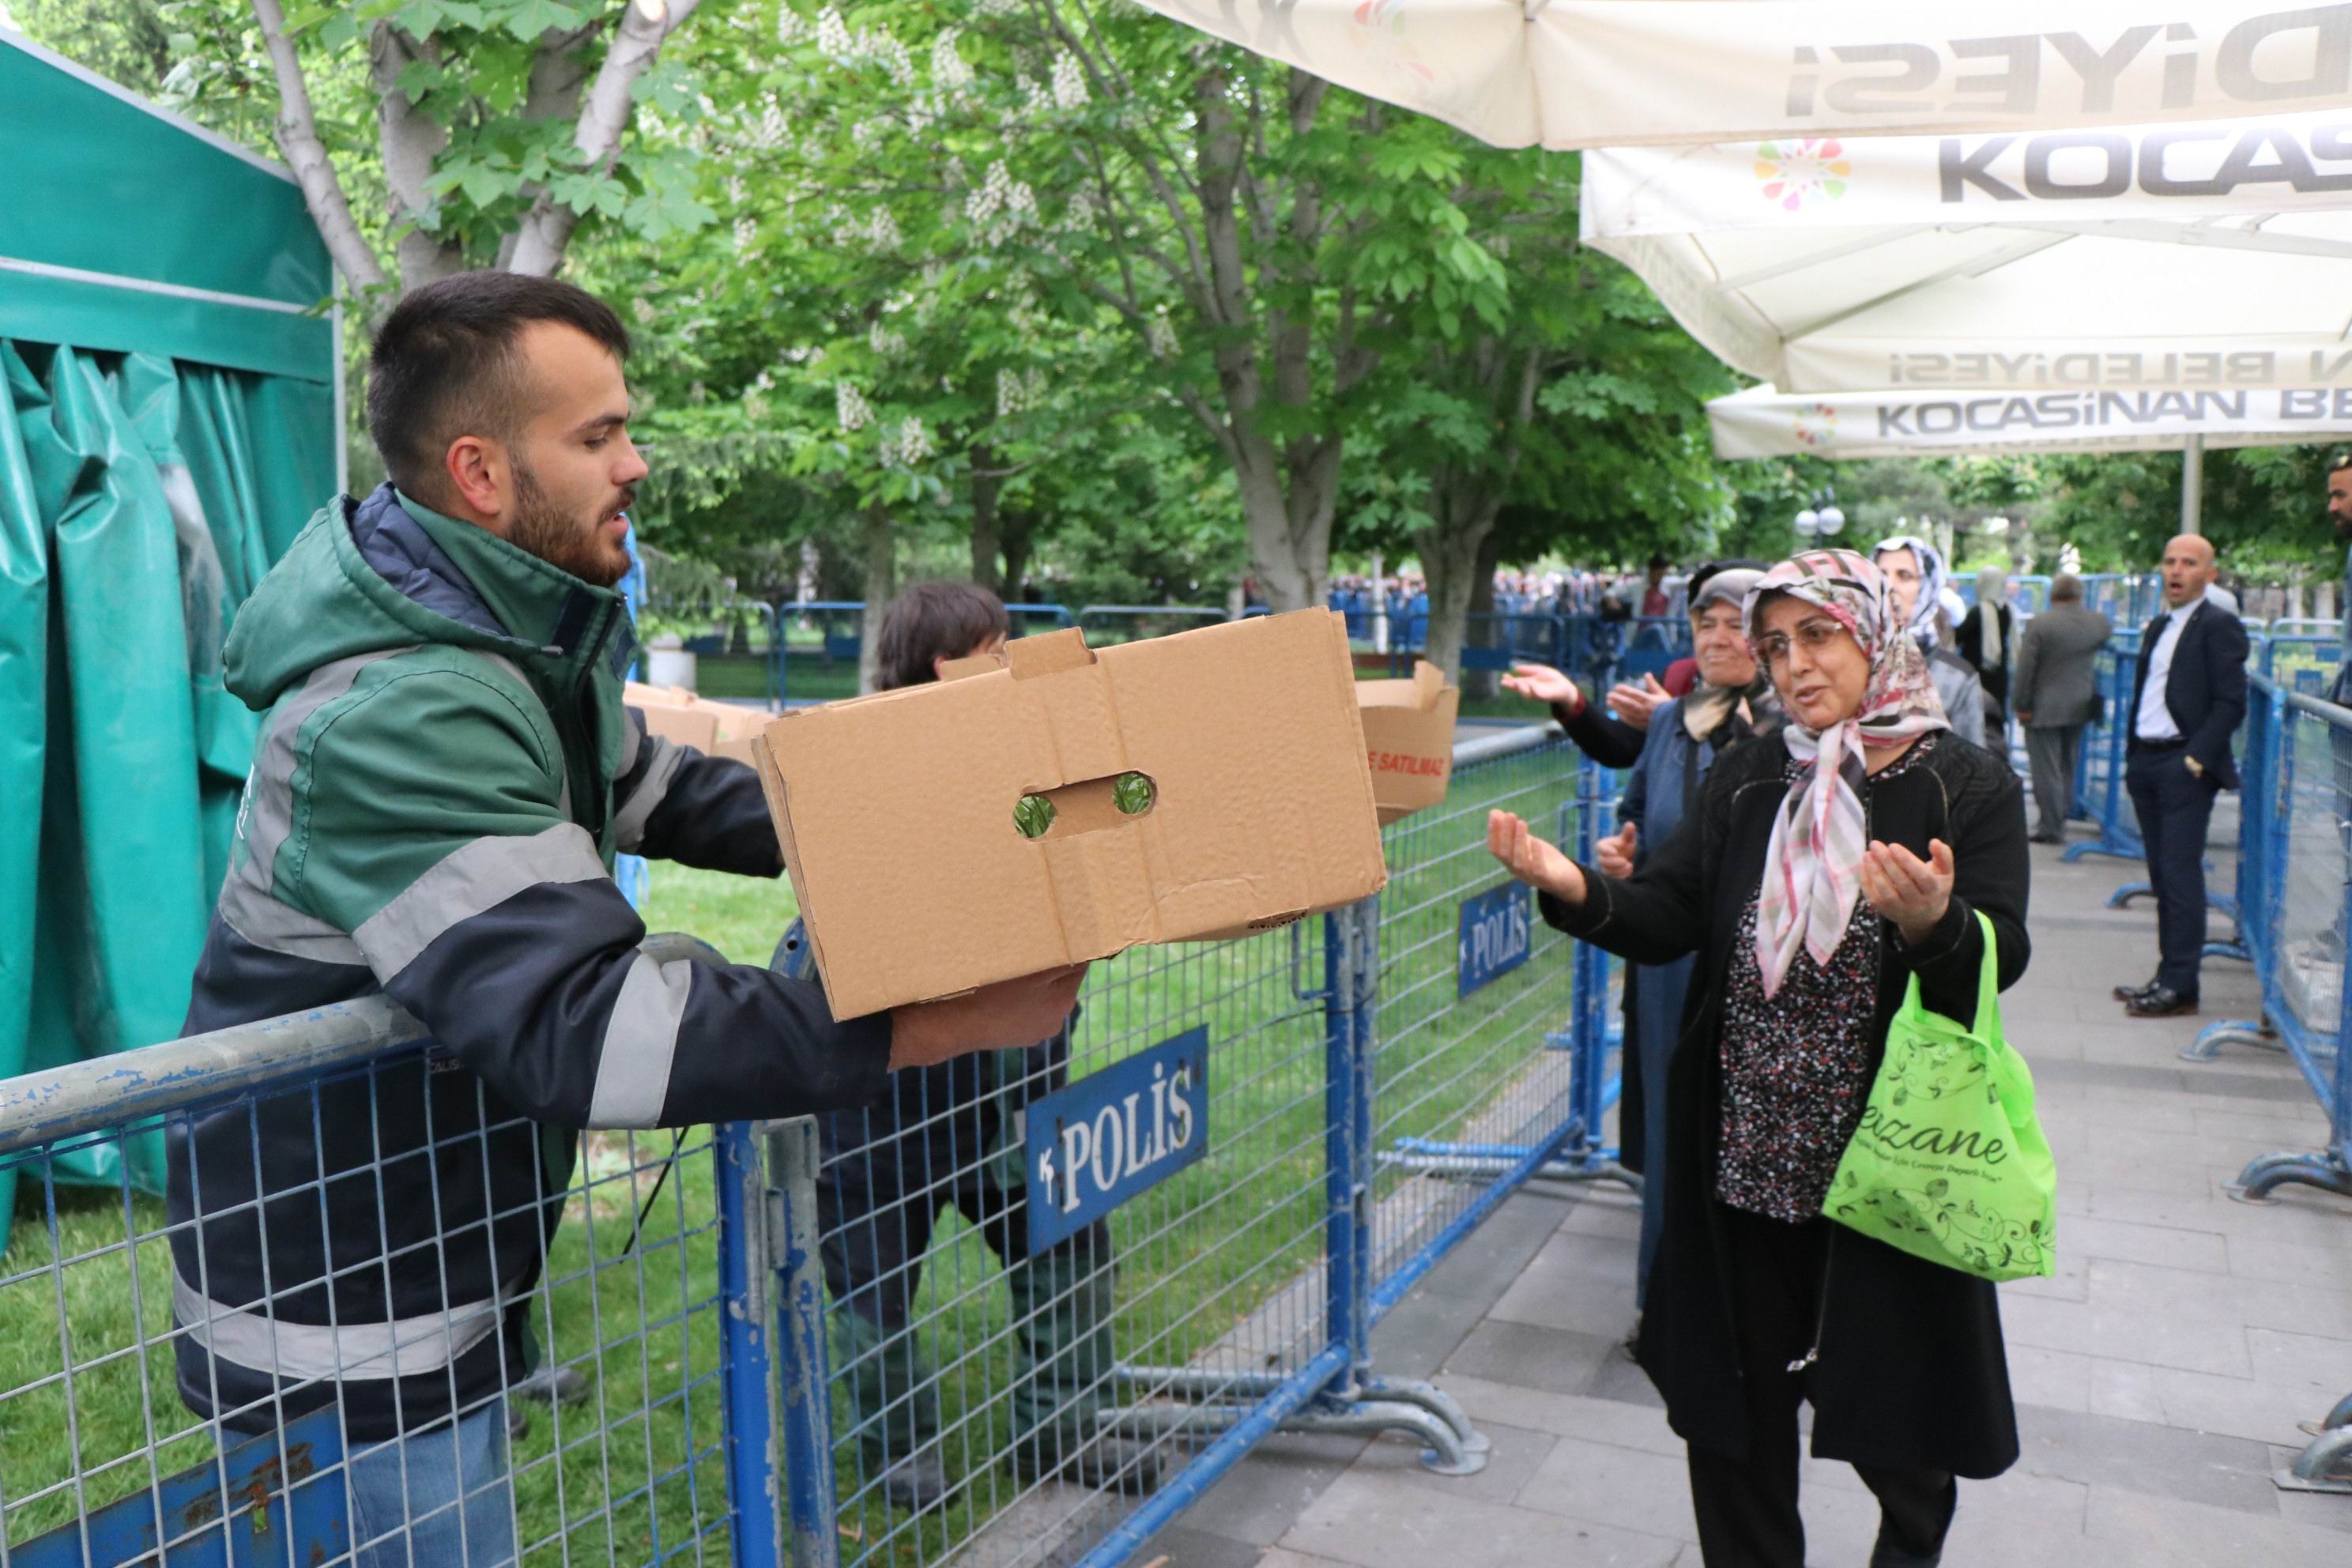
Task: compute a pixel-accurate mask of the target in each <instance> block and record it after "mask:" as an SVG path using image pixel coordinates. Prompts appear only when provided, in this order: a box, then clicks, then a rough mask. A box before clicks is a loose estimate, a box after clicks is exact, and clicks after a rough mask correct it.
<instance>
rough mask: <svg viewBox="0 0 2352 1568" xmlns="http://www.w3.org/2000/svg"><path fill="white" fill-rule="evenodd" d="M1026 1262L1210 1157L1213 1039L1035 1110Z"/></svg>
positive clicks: (1185, 1045) (1173, 1046) (1120, 1066)
mask: <svg viewBox="0 0 2352 1568" xmlns="http://www.w3.org/2000/svg"><path fill="white" fill-rule="evenodd" d="M1025 1120H1026V1121H1027V1124H1028V1138H1027V1142H1028V1156H1029V1255H1030V1256H1031V1257H1032V1258H1034V1257H1035V1256H1037V1254H1039V1253H1041V1252H1044V1251H1045V1250H1046V1249H1047V1248H1048V1247H1053V1246H1055V1244H1056V1243H1058V1242H1061V1241H1064V1240H1066V1239H1067V1238H1068V1237H1072V1236H1075V1235H1076V1234H1077V1233H1078V1232H1079V1231H1081V1230H1083V1229H1085V1228H1086V1227H1087V1226H1089V1225H1092V1224H1093V1223H1094V1222H1095V1221H1096V1220H1097V1219H1100V1218H1101V1217H1102V1216H1103V1215H1107V1214H1108V1213H1110V1211H1111V1210H1113V1209H1115V1208H1117V1207H1118V1205H1121V1204H1123V1203H1125V1202H1127V1200H1128V1199H1129V1198H1131V1197H1133V1196H1135V1194H1138V1193H1140V1192H1143V1191H1145V1190H1146V1189H1148V1188H1150V1187H1155V1186H1158V1185H1159V1184H1160V1183H1161V1182H1164V1181H1166V1180H1167V1179H1168V1178H1169V1177H1171V1176H1172V1175H1174V1174H1175V1173H1177V1172H1179V1171H1181V1170H1182V1169H1183V1168H1184V1167H1185V1166H1187V1165H1190V1164H1192V1163H1194V1162H1195V1161H1197V1160H1199V1159H1200V1158H1201V1156H1202V1155H1203V1154H1205V1153H1207V1152H1208V1150H1209V1031H1208V1030H1207V1029H1205V1028H1199V1029H1189V1030H1187V1031H1185V1032H1184V1033H1183V1034H1181V1035H1179V1036H1177V1037H1175V1038H1174V1039H1172V1040H1164V1041H1162V1042H1160V1044H1159V1045H1156V1046H1154V1047H1151V1048H1150V1050H1148V1051H1144V1052H1141V1053H1139V1055H1136V1056H1131V1057H1129V1058H1127V1059H1126V1060H1125V1061H1122V1062H1117V1063H1114V1064H1113V1065H1111V1066H1109V1067H1107V1068H1103V1070H1102V1071H1100V1072H1097V1073H1090V1074H1088V1075H1087V1077H1085V1078H1082V1079H1078V1080H1077V1081H1076V1083H1073V1084H1070V1085H1068V1086H1067V1087H1066V1088H1063V1089H1056V1090H1055V1091H1054V1092H1053V1093H1052V1094H1048V1095H1045V1096H1043V1097H1041V1098H1039V1099H1037V1100H1032V1101H1030V1102H1029V1105H1028V1108H1027V1113H1026V1117H1025Z"/></svg>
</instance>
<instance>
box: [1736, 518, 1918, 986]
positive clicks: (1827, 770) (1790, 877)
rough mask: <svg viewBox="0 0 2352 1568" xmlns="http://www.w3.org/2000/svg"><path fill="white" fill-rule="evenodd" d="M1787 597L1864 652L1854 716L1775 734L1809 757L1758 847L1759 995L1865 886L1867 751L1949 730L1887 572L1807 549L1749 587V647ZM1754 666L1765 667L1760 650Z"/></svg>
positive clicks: (1834, 943)
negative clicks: (1773, 607) (1775, 598)
mask: <svg viewBox="0 0 2352 1568" xmlns="http://www.w3.org/2000/svg"><path fill="white" fill-rule="evenodd" d="M1776 594H1785V595H1789V596H1790V597H1791V598H1795V599H1801V600H1803V601H1804V602H1805V603H1806V604H1808V605H1813V606H1814V607H1815V608H1817V609H1820V610H1822V612H1824V613H1825V614H1827V615H1828V616H1831V617H1832V619H1834V620H1836V621H1837V622H1838V623H1839V624H1840V625H1842V626H1844V627H1845V628H1846V630H1847V631H1849V632H1851V633H1853V640H1854V641H1855V642H1856V643H1858V644H1860V645H1861V647H1862V651H1863V653H1864V655H1865V656H1867V657H1868V658H1869V659H1870V683H1869V684H1868V685H1867V686H1866V687H1864V689H1863V694H1862V707H1861V709H1860V710H1859V711H1857V712H1856V713H1854V714H1853V717H1851V718H1848V719H1846V720H1843V721H1841V722H1839V723H1836V724H1832V725H1831V726H1830V727H1829V728H1828V729H1827V730H1824V731H1819V732H1816V731H1811V730H1809V729H1807V728H1805V727H1804V725H1803V724H1802V723H1801V722H1800V721H1798V718H1797V716H1796V712H1795V710H1793V709H1791V710H1790V714H1789V721H1788V723H1787V725H1786V726H1785V727H1784V728H1783V729H1782V731H1781V733H1782V734H1783V735H1785V736H1787V737H1788V742H1789V752H1790V755H1792V756H1794V757H1795V758H1796V759H1797V760H1798V761H1799V762H1800V763H1805V764H1807V766H1806V768H1805V770H1804V771H1803V772H1802V773H1800V774H1799V775H1798V777H1797V781H1796V783H1794V784H1790V786H1789V796H1788V799H1787V800H1785V801H1784V802H1782V803H1781V806H1780V811H1779V812H1778V813H1776V814H1775V815H1774V816H1773V819H1772V841H1771V843H1770V844H1769V846H1768V847H1766V849H1765V852H1764V885H1763V887H1762V889H1760V891H1759V894H1758V897H1757V906H1756V962H1757V966H1758V967H1759V969H1760V970H1761V971H1762V972H1763V977H1764V994H1765V996H1766V997H1767V998H1769V997H1770V996H1772V995H1773V994H1775V993H1776V992H1778V991H1779V990H1780V983H1781V982H1782V981H1783V980H1784V979H1786V978H1787V977H1788V973H1789V966H1790V964H1792V963H1795V962H1796V959H1797V951H1798V949H1799V948H1800V947H1801V948H1803V949H1804V951H1805V952H1810V953H1811V954H1812V955H1813V962H1814V963H1817V964H1827V963H1829V961H1830V955H1831V954H1832V953H1834V952H1837V949H1838V943H1840V942H1843V941H1844V940H1845V932H1846V927H1847V926H1848V925H1849V924H1850V923H1851V922H1852V921H1853V906H1854V900H1856V899H1857V898H1859V897H1860V896H1861V891H1862V858H1863V854H1864V851H1865V850H1867V849H1868V848H1869V847H1870V838H1869V819H1868V817H1867V816H1865V815H1864V811H1863V805H1862V792H1863V790H1864V788H1865V787H1867V781H1868V777H1869V774H1868V770H1867V769H1866V768H1865V767H1864V763H1863V750H1864V748H1865V747H1885V746H1900V745H1903V744H1906V742H1910V741H1912V740H1914V739H1916V738H1917V737H1918V736H1921V735H1924V734H1927V732H1928V731H1931V730H1945V729H1949V728H1950V727H1951V726H1950V725H1949V723H1948V721H1946V719H1945V717H1944V705H1943V703H1942V702H1941V701H1939V700H1937V696H1936V689H1935V687H1934V685H1933V684H1931V683H1930V681H1929V680H1928V679H1927V658H1926V657H1925V656H1924V655H1922V654H1921V653H1920V651H1919V645H1918V644H1917V642H1916V641H1915V640H1913V639H1912V638H1911V637H1907V636H1905V635H1903V634H1904V631H1905V628H1904V627H1903V626H1901V625H1900V624H1899V623H1898V622H1897V621H1896V620H1895V610H1894V606H1893V605H1891V604H1890V603H1889V601H1888V598H1887V593H1886V579H1885V576H1883V575H1882V574H1880V572H1879V570H1878V568H1877V567H1876V566H1874V565H1873V564H1872V563H1871V562H1870V561H1869V560H1868V559H1867V558H1866V557H1864V556H1861V555H1857V554H1855V553H1854V552H1853V551H1851V550H1809V551H1806V552H1804V553H1802V554H1801V555H1797V556H1794V557H1792V558H1790V559H1789V560H1787V561H1783V562H1781V563H1780V564H1779V565H1777V566H1775V567H1773V568H1772V569H1771V570H1770V571H1769V572H1767V573H1766V574H1764V576H1763V578H1762V580H1761V581H1759V583H1758V584H1756V586H1755V587H1753V588H1751V589H1749V590H1748V598H1747V602H1746V603H1745V604H1744V605H1742V606H1741V616H1742V619H1743V620H1744V621H1745V623H1746V626H1747V628H1748V646H1749V647H1754V646H1755V642H1756V637H1757V630H1758V628H1757V610H1758V607H1759V605H1762V603H1763V602H1764V601H1765V600H1766V599H1767V598H1769V597H1770V596H1771V595H1776ZM1756 663H1757V666H1758V668H1764V666H1765V660H1764V658H1763V656H1762V654H1760V653H1759V654H1758V655H1757V658H1756Z"/></svg>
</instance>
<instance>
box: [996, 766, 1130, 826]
mask: <svg viewBox="0 0 2352 1568" xmlns="http://www.w3.org/2000/svg"><path fill="white" fill-rule="evenodd" d="M1159 799H1160V788H1159V786H1158V785H1157V784H1153V783H1152V782H1151V780H1150V777H1148V776H1147V775H1145V774H1143V773H1119V774H1117V775H1116V776H1113V777H1108V778H1099V779H1082V780H1080V781H1079V782H1078V783H1076V784H1064V785H1063V786H1062V787H1061V788H1059V789H1053V790H1043V791H1039V792H1037V793H1034V794H1031V795H1023V796H1022V797H1021V798H1020V799H1019V800H1018V801H1016V802H1015V803H1013V830H1014V831H1015V832H1017V833H1019V834H1020V835H1021V837H1024V838H1046V837H1054V838H1067V837H1071V836H1072V835H1074V834H1079V833H1094V832H1097V831H1099V830H1100V829H1102V828H1106V827H1117V826H1119V825H1120V824H1121V823H1123V822H1126V821H1128V820H1129V819H1130V818H1133V817H1138V816H1147V815H1149V814H1150V810H1151V808H1152V806H1153V805H1156V804H1157V803H1158V801H1159Z"/></svg>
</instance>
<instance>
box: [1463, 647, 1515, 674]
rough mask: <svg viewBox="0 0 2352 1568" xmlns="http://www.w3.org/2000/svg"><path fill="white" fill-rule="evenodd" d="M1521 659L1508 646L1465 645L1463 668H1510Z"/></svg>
mask: <svg viewBox="0 0 2352 1568" xmlns="http://www.w3.org/2000/svg"><path fill="white" fill-rule="evenodd" d="M1518 661H1519V656H1518V654H1517V653H1516V652H1514V651H1513V650H1512V649H1510V648H1507V647H1465V648H1464V649H1463V650H1462V668H1465V669H1508V668H1511V666H1513V665H1514V664H1517V662H1518Z"/></svg>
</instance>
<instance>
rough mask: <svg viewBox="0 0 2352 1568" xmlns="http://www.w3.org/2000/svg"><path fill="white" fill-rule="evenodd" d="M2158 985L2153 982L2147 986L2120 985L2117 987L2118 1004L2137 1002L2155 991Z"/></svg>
mask: <svg viewBox="0 0 2352 1568" xmlns="http://www.w3.org/2000/svg"><path fill="white" fill-rule="evenodd" d="M2156 984H2157V983H2156V982H2155V981H2153V980H2151V981H2149V982H2148V983H2147V984H2145V985H2118V986H2116V1001H2118V1002H2137V1001H2138V1000H2139V999H2140V998H2141V997H2143V996H2145V995H2147V994H2148V993H2149V992H2151V991H2153V990H2155V989H2156Z"/></svg>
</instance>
